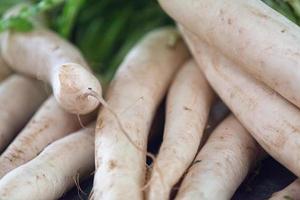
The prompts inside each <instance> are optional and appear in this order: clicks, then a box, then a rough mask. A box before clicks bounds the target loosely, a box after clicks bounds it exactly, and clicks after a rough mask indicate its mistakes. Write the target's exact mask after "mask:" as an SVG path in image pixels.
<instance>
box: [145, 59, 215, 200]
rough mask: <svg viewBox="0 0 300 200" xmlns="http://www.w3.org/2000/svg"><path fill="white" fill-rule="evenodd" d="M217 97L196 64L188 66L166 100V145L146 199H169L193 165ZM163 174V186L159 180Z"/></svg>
mask: <svg viewBox="0 0 300 200" xmlns="http://www.w3.org/2000/svg"><path fill="white" fill-rule="evenodd" d="M213 97H214V93H213V91H212V89H211V88H210V86H209V85H208V82H207V81H206V79H205V77H204V76H203V74H202V72H201V71H200V69H199V68H198V67H197V66H196V64H195V63H194V61H193V60H190V61H188V62H187V63H185V65H184V66H183V68H182V69H181V70H180V71H179V72H178V74H177V76H176V77H175V80H174V81H173V83H172V85H171V88H170V90H169V93H168V97H167V110H166V123H165V130H164V136H163V142H162V145H161V147H160V150H159V153H158V156H157V159H156V163H155V164H158V165H159V169H160V172H158V171H157V168H156V167H155V166H154V168H153V171H152V178H151V179H150V180H151V181H150V185H149V191H148V194H147V199H149V200H152V199H153V200H157V199H160V200H163V199H166V200H168V199H169V195H170V191H171V189H172V187H173V186H174V185H175V184H176V183H177V182H178V181H179V179H180V177H181V176H182V175H183V174H184V172H185V171H186V169H187V168H188V167H189V165H190V164H191V163H192V161H193V159H194V157H195V155H196V153H197V150H198V147H199V145H200V141H201V139H202V134H203V131H204V129H205V127H206V123H207V119H208V115H209V111H210V107H211V105H212V102H213V99H214V98H213ZM159 173H161V174H163V182H162V181H161V179H160V177H159Z"/></svg>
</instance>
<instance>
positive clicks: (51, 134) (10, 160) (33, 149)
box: [0, 96, 92, 178]
mask: <svg viewBox="0 0 300 200" xmlns="http://www.w3.org/2000/svg"><path fill="white" fill-rule="evenodd" d="M91 118H92V116H85V117H81V119H82V120H83V122H84V123H86V122H88V121H90V120H91ZM79 128H80V123H79V121H78V118H77V117H76V115H73V114H70V113H68V112H66V111H64V110H63V109H62V108H61V107H60V106H59V105H58V103H57V102H56V100H55V99H54V97H53V96H51V97H49V98H48V100H47V101H46V102H45V103H44V104H43V105H42V106H41V107H40V109H39V110H38V111H37V112H36V113H35V115H34V116H33V117H32V119H31V120H30V121H29V123H28V124H27V125H26V126H25V128H24V129H23V130H22V131H21V132H20V133H19V134H18V136H17V137H16V138H15V139H14V140H13V141H12V143H11V144H10V145H9V146H8V147H7V148H6V150H5V151H4V152H3V153H2V154H1V156H0V178H1V177H3V176H4V175H5V174H6V173H7V172H9V171H11V170H12V169H14V168H16V167H18V166H20V165H22V164H24V163H26V162H28V161H29V160H31V159H33V158H34V157H36V156H37V155H38V154H39V153H40V152H41V151H42V150H43V149H44V148H45V147H46V146H47V145H49V144H50V143H52V142H53V141H55V140H57V139H59V138H62V137H64V136H66V135H68V134H69V133H71V132H73V131H76V130H78V129H79Z"/></svg>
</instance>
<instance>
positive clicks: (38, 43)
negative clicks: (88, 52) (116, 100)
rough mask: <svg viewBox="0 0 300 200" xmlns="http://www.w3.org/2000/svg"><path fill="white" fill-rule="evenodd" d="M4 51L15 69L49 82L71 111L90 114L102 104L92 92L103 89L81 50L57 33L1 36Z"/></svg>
mask: <svg viewBox="0 0 300 200" xmlns="http://www.w3.org/2000/svg"><path fill="white" fill-rule="evenodd" d="M1 51H2V56H3V58H4V59H5V61H6V62H7V63H8V64H9V65H10V66H11V67H12V68H13V70H15V71H17V72H20V73H23V74H26V75H30V76H33V77H37V78H38V79H41V80H43V81H46V82H49V83H50V84H51V86H52V89H53V94H54V96H55V98H56V100H57V101H58V102H59V103H60V104H61V106H62V107H63V108H65V109H66V110H67V111H69V112H72V113H76V114H87V113H89V112H91V111H93V110H94V109H95V108H96V107H97V106H98V104H99V100H98V99H96V98H95V97H93V96H91V95H90V94H91V92H93V93H97V95H98V96H99V97H101V95H102V91H101V86H100V83H99V81H98V80H97V78H96V77H95V76H94V75H93V74H92V73H91V71H90V70H89V69H88V66H87V64H86V62H85V60H84V58H83V57H82V55H81V54H80V52H79V51H78V49H77V48H76V47H75V46H73V45H71V44H70V43H68V42H67V41H65V40H64V39H62V38H60V37H59V36H58V35H56V34H55V33H54V32H51V31H50V30H46V29H43V28H38V27H37V28H36V29H35V30H33V31H31V32H28V33H19V32H14V31H9V32H5V33H3V34H2V35H1Z"/></svg>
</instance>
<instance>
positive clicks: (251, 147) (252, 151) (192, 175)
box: [176, 115, 262, 200]
mask: <svg viewBox="0 0 300 200" xmlns="http://www.w3.org/2000/svg"><path fill="white" fill-rule="evenodd" d="M261 152H262V151H261V149H260V148H259V146H258V144H257V143H256V142H255V140H254V139H253V138H252V137H251V135H250V134H249V133H248V132H247V131H246V129H245V128H244V127H243V126H242V125H241V124H240V123H239V122H238V120H237V119H236V118H235V117H234V116H233V115H230V116H228V117H227V118H226V119H225V120H224V121H223V122H222V123H221V124H220V125H219V126H218V127H217V128H216V129H215V130H214V131H213V133H212V134H211V136H210V137H209V139H208V141H207V142H206V144H205V145H204V146H203V148H202V149H201V150H200V152H199V153H198V155H197V157H196V159H195V161H194V163H193V165H192V167H191V168H190V169H189V171H188V173H187V175H186V176H185V178H184V179H183V182H182V184H181V186H180V189H179V191H178V194H177V197H176V200H193V199H195V200H196V199H202V200H211V199H218V200H227V199H231V197H232V195H233V194H234V192H235V190H236V189H237V188H238V186H239V185H240V184H241V183H242V181H243V180H244V178H245V177H246V175H247V174H248V172H249V170H250V169H251V167H252V166H253V165H254V164H255V162H256V161H257V158H258V157H259V156H258V155H259V154H260V153H261Z"/></svg>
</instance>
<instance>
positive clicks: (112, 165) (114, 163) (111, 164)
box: [108, 160, 117, 170]
mask: <svg viewBox="0 0 300 200" xmlns="http://www.w3.org/2000/svg"><path fill="white" fill-rule="evenodd" d="M116 167H117V161H115V160H110V161H108V169H109V170H113V169H114V168H116Z"/></svg>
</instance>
